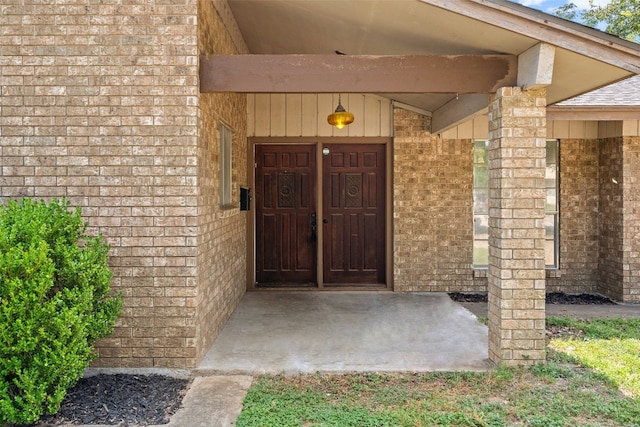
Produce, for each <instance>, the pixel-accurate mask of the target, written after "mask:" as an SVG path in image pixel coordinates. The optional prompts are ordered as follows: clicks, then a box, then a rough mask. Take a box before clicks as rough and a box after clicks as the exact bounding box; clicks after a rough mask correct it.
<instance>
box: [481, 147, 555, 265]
mask: <svg viewBox="0 0 640 427" xmlns="http://www.w3.org/2000/svg"><path fill="white" fill-rule="evenodd" d="M478 143H484V144H485V147H486V149H487V150H488V146H489V141H482V140H475V141H473V151H474V154H473V186H472V192H473V207H472V219H473V223H472V227H473V228H472V233H473V243H472V245H473V250H472V265H473V269H474V270H486V269H487V268H488V259H487V263H486V264H479V263H478V264H476V251H477V250H478V249H479V248H480V249H481V247H478V246H477V242H486V246H487V247H488V244H489V239H488V236H487V239H477V238H476V218H477V217H479V216H486V223H487V224H488V217H489V212H488V208H487V209H486V213H484V212H482V209H480V210H478V206H477V205H476V202H477V201H476V191H475V190H476V165H477V164H478V163H476V155H475V150H476V145H477V144H478ZM549 143H555V156H554V158H555V165H556V167H555V194H556V196H555V197H556V200H555V202H556V203H555V209H554V210H547V208H546V207H547V203H546V199H547V196H546V194H545V212H544V214H545V222H546V218H547V217H548V216H552V217H553V227H554V230H553V241H554V244H553V248H554V254H553V264H546V257H545V269H547V270H557V269H559V266H560V140H559V139H549V140H547V145H546V149H547V150H548V149H549V146H550V144H549ZM547 158H548V154H547ZM486 163H487V161H486V159H485V164H486ZM488 185H489V183H488V179H487V192H488ZM547 189H548V187H547V186H546V174H545V193H546V192H547ZM543 239H544V246H545V247H546V242H547V241H548V240H547V237H546V233H545V236H544V237H543ZM487 257H488V250H487Z"/></svg>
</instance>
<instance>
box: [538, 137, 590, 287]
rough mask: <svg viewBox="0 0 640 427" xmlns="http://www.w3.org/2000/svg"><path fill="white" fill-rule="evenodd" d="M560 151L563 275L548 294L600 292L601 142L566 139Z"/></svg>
mask: <svg viewBox="0 0 640 427" xmlns="http://www.w3.org/2000/svg"><path fill="white" fill-rule="evenodd" d="M559 151H560V153H559V154H560V162H559V167H560V177H559V178H560V181H559V182H560V194H559V197H560V268H559V273H560V275H559V277H549V278H547V292H567V293H583V292H586V293H591V292H597V289H598V288H597V286H598V206H599V194H598V141H596V140H582V139H566V140H562V141H561V143H560V149H559ZM554 275H555V274H554Z"/></svg>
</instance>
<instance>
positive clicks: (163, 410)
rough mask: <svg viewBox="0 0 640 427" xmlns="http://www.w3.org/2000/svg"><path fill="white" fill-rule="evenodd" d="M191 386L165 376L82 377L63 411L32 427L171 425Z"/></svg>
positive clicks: (70, 391) (65, 403) (185, 380)
mask: <svg viewBox="0 0 640 427" xmlns="http://www.w3.org/2000/svg"><path fill="white" fill-rule="evenodd" d="M190 384H191V380H190V379H184V378H173V377H167V376H162V375H128V374H127V375H125V374H116V375H105V374H101V375H96V376H91V377H86V378H81V379H80V381H78V384H76V386H75V387H74V388H72V389H71V390H69V392H68V393H67V397H66V398H65V400H64V401H63V402H62V406H61V408H60V412H58V413H57V414H56V415H52V416H45V417H43V418H42V419H41V420H40V421H38V422H37V423H35V424H31V425H30V427H49V426H59V425H63V424H90V425H91V424H105V425H118V426H122V427H124V426H147V425H154V424H167V423H168V422H169V418H170V416H171V415H173V414H174V413H175V412H176V411H177V410H178V408H180V404H181V403H182V398H183V397H184V395H185V394H186V392H187V389H188V388H189V385H190ZM25 427H27V426H25Z"/></svg>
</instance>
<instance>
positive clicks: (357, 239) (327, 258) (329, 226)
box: [322, 144, 386, 285]
mask: <svg viewBox="0 0 640 427" xmlns="http://www.w3.org/2000/svg"><path fill="white" fill-rule="evenodd" d="M324 148H328V149H329V154H328V155H325V156H323V183H324V188H325V190H324V195H323V199H322V200H323V218H324V222H325V224H324V226H323V230H324V231H323V240H324V242H323V246H324V248H323V266H324V268H323V276H324V279H323V281H324V283H328V284H345V285H348V284H354V283H357V284H381V283H385V171H386V159H385V153H386V151H385V150H386V149H385V146H384V145H382V144H366V145H365V144H325V145H324Z"/></svg>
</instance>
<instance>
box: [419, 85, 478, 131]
mask: <svg viewBox="0 0 640 427" xmlns="http://www.w3.org/2000/svg"><path fill="white" fill-rule="evenodd" d="M488 105H489V96H488V95H481V94H467V95H459V96H458V97H457V98H454V99H452V100H451V101H449V102H447V103H446V104H444V105H443V106H442V107H440V108H438V109H437V110H435V111H434V112H433V116H432V119H431V133H442V132H444V131H445V130H447V129H451V128H452V127H454V126H457V125H459V124H461V123H464V122H466V121H467V120H470V119H472V118H474V117H475V116H478V115H480V114H484V113H486V112H487V110H488Z"/></svg>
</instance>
